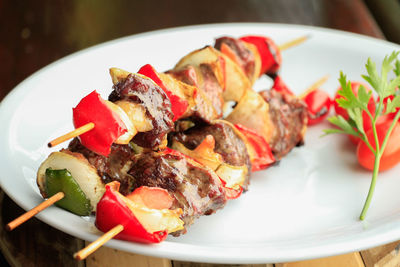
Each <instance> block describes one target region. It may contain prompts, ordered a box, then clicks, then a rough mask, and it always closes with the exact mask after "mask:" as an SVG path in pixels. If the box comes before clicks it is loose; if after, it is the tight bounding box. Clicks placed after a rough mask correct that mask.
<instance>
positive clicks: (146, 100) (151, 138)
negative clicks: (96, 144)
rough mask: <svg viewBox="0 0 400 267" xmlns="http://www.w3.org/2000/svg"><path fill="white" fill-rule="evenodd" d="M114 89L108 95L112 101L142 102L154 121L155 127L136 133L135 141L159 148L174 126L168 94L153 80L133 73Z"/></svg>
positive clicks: (142, 144)
mask: <svg viewBox="0 0 400 267" xmlns="http://www.w3.org/2000/svg"><path fill="white" fill-rule="evenodd" d="M113 89H114V90H113V91H112V92H111V94H110V96H109V97H108V99H109V100H110V101H112V102H116V101H118V100H128V101H131V102H134V103H138V104H141V105H143V107H144V108H145V109H146V116H148V117H149V118H150V119H151V121H152V125H153V129H152V130H150V131H147V132H143V133H138V134H136V136H135V137H134V138H133V142H134V143H136V144H138V145H139V146H141V147H145V148H151V149H155V148H157V147H158V146H159V145H160V144H161V143H162V142H163V140H165V138H166V136H167V134H168V133H169V132H170V131H172V130H173V127H174V123H173V121H172V118H173V113H172V111H171V102H170V101H169V99H168V97H167V95H166V94H165V93H164V91H163V90H162V89H161V88H160V87H159V86H158V85H156V84H155V83H154V82H152V81H151V80H149V79H145V78H142V77H140V76H139V75H132V74H130V75H128V77H127V78H126V79H123V80H122V81H120V82H119V83H117V84H116V85H114V86H113Z"/></svg>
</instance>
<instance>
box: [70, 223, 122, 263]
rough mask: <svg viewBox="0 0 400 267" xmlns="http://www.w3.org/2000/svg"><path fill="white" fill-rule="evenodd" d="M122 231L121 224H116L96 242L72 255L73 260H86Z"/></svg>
mask: <svg viewBox="0 0 400 267" xmlns="http://www.w3.org/2000/svg"><path fill="white" fill-rule="evenodd" d="M122 230H124V227H123V226H122V225H121V224H118V225H117V226H115V227H114V228H112V229H111V230H109V231H108V232H107V233H105V234H103V235H102V236H101V237H99V238H98V239H97V240H95V241H93V242H92V243H90V244H89V245H88V246H87V247H85V248H83V249H81V250H79V251H78V252H76V253H75V254H74V258H75V259H77V260H83V259H86V257H87V256H89V255H90V254H92V253H93V252H95V251H96V250H97V249H98V248H99V247H101V246H102V245H104V244H105V243H106V242H107V241H108V240H110V239H112V238H113V237H114V236H116V235H117V234H119V233H120V232H122Z"/></svg>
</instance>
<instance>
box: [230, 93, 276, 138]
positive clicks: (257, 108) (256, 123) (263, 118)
mask: <svg viewBox="0 0 400 267" xmlns="http://www.w3.org/2000/svg"><path fill="white" fill-rule="evenodd" d="M269 109H270V108H269V105H268V103H267V102H265V100H264V99H263V98H262V97H261V96H260V95H259V94H258V93H257V92H255V91H253V90H246V92H245V95H244V96H243V97H242V99H240V101H239V102H238V103H237V105H236V107H235V108H234V109H233V111H232V112H231V113H230V114H229V115H228V117H226V120H227V121H229V122H231V123H233V124H241V125H244V126H245V127H247V128H250V129H252V130H254V131H255V132H256V133H258V134H259V135H261V136H262V137H263V138H264V139H265V140H266V141H267V142H269V141H270V140H271V138H272V136H273V134H274V131H275V127H276V126H275V124H274V123H273V121H272V119H271V116H270V112H269Z"/></svg>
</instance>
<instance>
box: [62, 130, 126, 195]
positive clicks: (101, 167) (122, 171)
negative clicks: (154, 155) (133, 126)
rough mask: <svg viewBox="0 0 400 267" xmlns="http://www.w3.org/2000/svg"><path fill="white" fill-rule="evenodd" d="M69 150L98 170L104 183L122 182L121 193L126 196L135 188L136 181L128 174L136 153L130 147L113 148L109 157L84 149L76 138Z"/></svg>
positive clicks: (114, 146) (113, 146) (115, 146)
mask: <svg viewBox="0 0 400 267" xmlns="http://www.w3.org/2000/svg"><path fill="white" fill-rule="evenodd" d="M68 150H70V151H72V152H78V153H81V154H83V156H84V157H85V158H86V159H87V160H88V161H89V163H90V164H92V165H93V167H95V168H96V169H97V172H98V174H99V176H100V177H101V179H102V180H103V182H104V183H105V184H106V183H109V182H112V181H118V182H120V184H121V185H120V192H121V193H122V194H124V195H126V194H128V193H130V192H131V191H132V188H133V183H134V179H133V177H132V176H131V175H130V174H128V171H129V169H130V168H131V166H132V163H133V160H132V158H133V156H134V151H133V149H131V148H130V146H129V145H117V144H113V145H112V146H111V152H110V154H109V156H108V157H104V156H101V155H98V154H96V153H94V152H92V151H91V150H89V149H87V148H86V147H84V146H83V145H82V144H81V142H80V141H79V140H78V139H77V138H75V139H74V140H72V142H71V143H70V144H69V146H68Z"/></svg>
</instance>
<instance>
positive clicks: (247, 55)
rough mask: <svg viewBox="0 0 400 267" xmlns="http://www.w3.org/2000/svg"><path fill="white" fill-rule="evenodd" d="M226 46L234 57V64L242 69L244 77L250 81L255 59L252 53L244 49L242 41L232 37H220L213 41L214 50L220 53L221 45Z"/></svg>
mask: <svg viewBox="0 0 400 267" xmlns="http://www.w3.org/2000/svg"><path fill="white" fill-rule="evenodd" d="M222 44H225V45H227V46H228V47H229V48H230V49H231V50H232V51H233V52H234V53H235V55H236V59H237V60H235V62H236V63H237V64H238V65H239V66H240V67H241V68H242V69H243V71H244V73H245V74H246V76H247V77H248V78H249V79H250V80H251V79H252V77H253V76H254V71H255V58H254V55H253V53H252V52H251V51H250V50H249V49H247V48H246V46H245V45H244V44H243V42H242V41H240V40H239V39H235V38H232V37H221V38H218V39H217V40H215V45H214V47H215V49H218V50H220V51H221V45H222Z"/></svg>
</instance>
